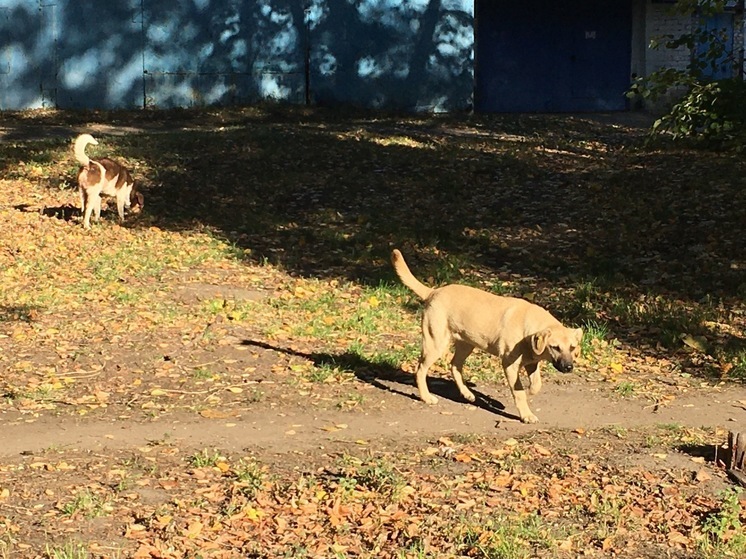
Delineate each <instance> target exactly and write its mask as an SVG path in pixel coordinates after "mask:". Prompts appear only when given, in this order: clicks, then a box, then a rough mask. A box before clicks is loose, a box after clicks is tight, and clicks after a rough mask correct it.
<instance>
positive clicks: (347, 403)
mask: <svg viewBox="0 0 746 559" xmlns="http://www.w3.org/2000/svg"><path fill="white" fill-rule="evenodd" d="M364 401H365V396H363V395H362V394H360V393H358V392H351V393H350V394H347V395H345V396H344V397H343V398H342V399H341V400H340V401H339V402H337V409H340V410H352V409H355V408H357V407H359V406H361V405H362V403H363V402H364Z"/></svg>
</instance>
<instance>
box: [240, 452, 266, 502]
mask: <svg viewBox="0 0 746 559" xmlns="http://www.w3.org/2000/svg"><path fill="white" fill-rule="evenodd" d="M231 471H232V473H233V475H234V476H235V478H236V482H237V483H236V487H237V489H238V491H239V492H240V493H241V494H242V495H244V496H246V497H248V498H250V499H251V498H253V497H254V496H255V495H256V492H257V491H259V490H260V489H261V488H262V487H263V486H264V482H265V480H266V479H267V472H266V471H265V469H264V468H262V467H261V466H260V465H259V464H258V463H257V462H255V461H254V460H239V461H238V463H237V464H236V465H235V466H234V467H233V469H232V470H231Z"/></svg>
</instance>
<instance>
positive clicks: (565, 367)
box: [553, 361, 572, 373]
mask: <svg viewBox="0 0 746 559" xmlns="http://www.w3.org/2000/svg"><path fill="white" fill-rule="evenodd" d="M553 365H554V368H555V369H557V370H558V371H559V372H560V373H570V372H572V363H570V362H569V361H559V362H558V363H553Z"/></svg>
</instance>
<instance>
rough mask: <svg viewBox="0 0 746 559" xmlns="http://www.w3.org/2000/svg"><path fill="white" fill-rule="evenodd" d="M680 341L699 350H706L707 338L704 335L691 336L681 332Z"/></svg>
mask: <svg viewBox="0 0 746 559" xmlns="http://www.w3.org/2000/svg"><path fill="white" fill-rule="evenodd" d="M681 341H682V342H684V344H685V345H687V346H689V347H690V348H692V349H695V350H697V351H699V352H702V353H705V352H706V351H707V338H705V337H704V336H692V335H691V334H682V335H681Z"/></svg>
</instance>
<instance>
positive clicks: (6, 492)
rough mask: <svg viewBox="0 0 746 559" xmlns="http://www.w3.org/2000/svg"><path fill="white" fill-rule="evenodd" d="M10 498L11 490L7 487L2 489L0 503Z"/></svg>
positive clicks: (0, 490)
mask: <svg viewBox="0 0 746 559" xmlns="http://www.w3.org/2000/svg"><path fill="white" fill-rule="evenodd" d="M8 497H10V489H8V488H7V487H3V488H2V489H0V501H4V500H5V499H7V498H8Z"/></svg>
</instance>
